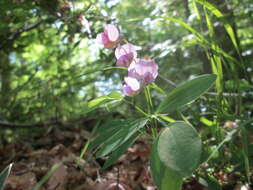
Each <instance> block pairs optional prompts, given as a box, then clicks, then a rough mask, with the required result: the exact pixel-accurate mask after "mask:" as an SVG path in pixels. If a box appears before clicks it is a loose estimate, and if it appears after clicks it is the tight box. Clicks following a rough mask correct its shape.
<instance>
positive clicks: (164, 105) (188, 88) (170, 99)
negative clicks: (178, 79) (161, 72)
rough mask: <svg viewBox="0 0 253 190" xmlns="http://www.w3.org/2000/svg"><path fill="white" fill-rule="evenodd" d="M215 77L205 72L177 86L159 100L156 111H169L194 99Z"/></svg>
mask: <svg viewBox="0 0 253 190" xmlns="http://www.w3.org/2000/svg"><path fill="white" fill-rule="evenodd" d="M215 79H216V75H213V74H207V75H202V76H199V77H197V78H194V79H192V80H190V81H187V82H186V83H184V84H182V85H180V86H178V87H177V88H175V89H174V90H173V91H172V92H171V93H169V94H168V95H167V97H166V98H165V100H164V101H162V102H161V104H160V105H159V107H158V109H157V111H156V112H157V113H161V112H171V111H174V110H176V109H178V108H180V107H181V106H183V105H185V104H187V103H190V102H192V101H194V100H195V99H197V98H198V97H199V96H201V95H202V94H203V93H205V92H206V91H207V90H208V89H209V88H210V87H211V86H212V84H213V83H214V81H215Z"/></svg>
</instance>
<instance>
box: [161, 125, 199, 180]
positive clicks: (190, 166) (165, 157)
mask: <svg viewBox="0 0 253 190" xmlns="http://www.w3.org/2000/svg"><path fill="white" fill-rule="evenodd" d="M157 146H158V150H157V151H158V156H159V158H160V160H161V161H162V162H163V164H164V165H165V166H166V167H167V168H169V169H170V170H172V171H174V172H176V173H177V174H178V175H180V176H181V177H186V176H189V175H191V174H192V172H193V171H194V170H195V169H196V168H197V167H198V164H199V160H200V156H201V139H200V137H199V135H198V133H197V131H196V130H195V129H194V128H193V127H192V126H190V125H188V124H186V123H184V122H176V123H174V124H173V125H172V126H170V127H169V128H166V129H165V130H163V131H162V133H161V135H160V136H159V139H158V145H157Z"/></svg>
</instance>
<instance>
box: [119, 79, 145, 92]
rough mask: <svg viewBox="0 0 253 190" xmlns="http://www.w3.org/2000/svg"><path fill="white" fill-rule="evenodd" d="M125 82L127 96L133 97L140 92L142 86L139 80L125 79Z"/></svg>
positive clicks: (124, 87)
mask: <svg viewBox="0 0 253 190" xmlns="http://www.w3.org/2000/svg"><path fill="white" fill-rule="evenodd" d="M124 80H125V83H126V84H124V85H123V93H124V94H125V95H126V96H133V95H135V94H137V93H138V92H139V91H140V88H141V86H140V83H139V81H138V80H137V79H135V78H132V77H125V79H124Z"/></svg>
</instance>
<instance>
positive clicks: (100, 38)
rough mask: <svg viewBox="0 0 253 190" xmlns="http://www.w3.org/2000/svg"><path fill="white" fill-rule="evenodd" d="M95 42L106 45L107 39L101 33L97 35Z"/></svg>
mask: <svg viewBox="0 0 253 190" xmlns="http://www.w3.org/2000/svg"><path fill="white" fill-rule="evenodd" d="M97 42H98V43H99V44H102V45H105V44H108V42H109V39H108V36H107V34H106V33H104V32H102V33H100V34H98V35H97Z"/></svg>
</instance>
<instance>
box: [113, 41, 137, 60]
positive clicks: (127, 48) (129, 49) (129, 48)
mask: <svg viewBox="0 0 253 190" xmlns="http://www.w3.org/2000/svg"><path fill="white" fill-rule="evenodd" d="M129 53H132V54H133V57H134V58H136V57H137V52H136V50H135V47H134V45H133V44H130V43H127V44H124V45H123V46H119V47H117V48H116V50H115V56H116V58H117V59H119V58H120V57H121V56H122V55H125V54H129Z"/></svg>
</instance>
